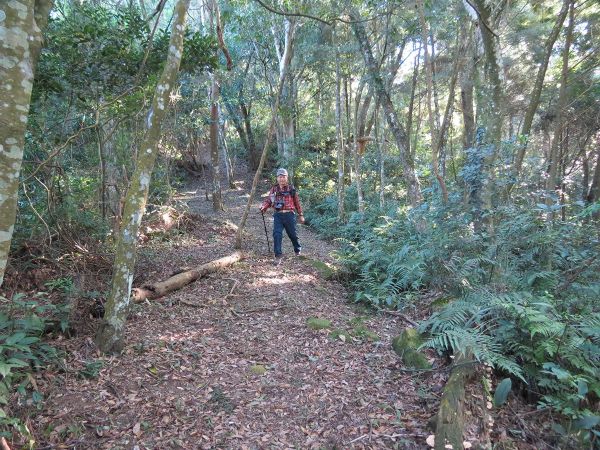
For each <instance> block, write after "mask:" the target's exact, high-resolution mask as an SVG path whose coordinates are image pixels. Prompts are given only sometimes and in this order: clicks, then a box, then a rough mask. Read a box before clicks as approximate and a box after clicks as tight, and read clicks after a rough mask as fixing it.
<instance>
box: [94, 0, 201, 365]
mask: <svg viewBox="0 0 600 450" xmlns="http://www.w3.org/2000/svg"><path fill="white" fill-rule="evenodd" d="M189 4H190V0H179V1H178V2H177V5H176V6H175V12H174V17H173V19H172V20H173V26H172V29H171V39H170V43H169V52H168V55H167V62H166V64H165V68H164V70H163V73H162V76H161V78H160V80H159V81H158V84H157V86H156V91H155V93H154V99H153V101H152V106H151V108H150V111H149V112H148V117H147V119H146V132H145V136H144V140H143V142H142V144H141V146H140V149H139V151H138V156H137V161H136V168H135V172H134V174H133V176H132V179H131V184H130V186H129V190H128V191H127V196H126V197H125V207H124V209H123V218H122V220H121V227H120V230H119V234H118V236H117V243H116V254H115V261H114V264H113V274H112V286H111V292H110V294H109V297H108V301H107V303H106V308H105V315H104V320H103V321H102V323H101V325H100V328H99V329H98V333H97V336H96V343H97V344H98V347H99V348H100V350H102V351H103V352H105V353H106V352H115V351H120V350H121V349H122V347H123V338H124V333H125V322H126V319H127V312H128V309H129V301H130V296H131V285H132V283H133V274H134V269H135V259H136V243H137V234H138V230H139V227H140V223H141V221H142V216H143V215H144V211H145V209H146V201H147V198H148V189H149V187H150V176H151V174H152V170H153V169H154V163H155V161H156V155H157V148H158V141H159V139H160V133H161V124H162V120H163V118H164V116H165V115H166V112H167V107H168V105H169V97H170V95H171V91H172V90H173V88H174V87H175V83H176V82H177V73H178V72H179V64H180V62H181V54H182V52H183V36H184V32H185V17H186V13H187V10H188V7H189Z"/></svg>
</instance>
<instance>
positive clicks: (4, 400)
mask: <svg viewBox="0 0 600 450" xmlns="http://www.w3.org/2000/svg"><path fill="white" fill-rule="evenodd" d="M67 317H68V312H67V310H66V308H65V307H59V306H56V305H53V304H51V303H49V302H48V301H47V300H45V299H43V298H42V297H41V296H40V295H37V296H34V297H33V298H26V297H25V295H24V294H16V295H15V296H14V297H13V298H12V300H7V299H6V298H4V297H0V375H1V376H2V380H0V405H2V407H0V429H3V431H0V435H4V436H7V435H9V434H10V432H9V431H8V427H15V428H17V429H18V430H20V432H23V430H26V428H24V427H23V426H22V424H21V423H20V422H19V420H17V419H15V418H11V417H9V414H8V413H7V411H5V410H4V406H5V405H7V404H8V402H9V399H10V397H11V396H12V395H13V394H14V393H15V392H16V393H17V394H18V395H19V396H21V397H23V398H27V397H28V395H29V397H28V401H30V402H31V403H33V404H36V403H39V402H40V401H41V400H42V396H41V394H40V393H39V392H37V390H36V388H35V385H34V384H33V383H31V380H32V378H31V377H30V376H29V375H28V374H29V373H30V372H31V371H32V370H40V369H41V368H43V367H44V366H46V365H48V364H49V363H50V362H51V361H52V360H53V359H54V358H56V356H57V352H56V350H55V349H54V348H53V347H51V346H49V345H48V344H45V343H44V342H42V340H41V338H42V335H43V333H44V330H45V329H46V325H47V323H48V321H49V320H57V321H59V323H60V325H61V328H62V330H63V331H64V330H65V329H66V328H67ZM30 384H31V388H33V390H29V391H28V388H29V386H30ZM28 392H29V394H28Z"/></svg>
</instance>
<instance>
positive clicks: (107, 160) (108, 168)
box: [98, 119, 122, 230]
mask: <svg viewBox="0 0 600 450" xmlns="http://www.w3.org/2000/svg"><path fill="white" fill-rule="evenodd" d="M115 126H116V124H115V121H114V120H113V119H109V120H108V121H107V122H105V123H104V124H103V125H102V126H101V128H100V130H99V136H98V139H99V147H100V166H101V167H100V170H101V180H102V186H101V202H102V204H101V210H102V217H104V218H110V220H111V222H112V226H113V229H114V230H116V229H117V228H118V224H119V221H120V219H121V192H120V189H119V180H120V179H122V176H121V173H120V171H119V167H118V163H117V154H116V151H115V137H114V135H115V132H116V131H115Z"/></svg>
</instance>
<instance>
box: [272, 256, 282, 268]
mask: <svg viewBox="0 0 600 450" xmlns="http://www.w3.org/2000/svg"><path fill="white" fill-rule="evenodd" d="M282 259H283V258H282V257H281V256H276V257H275V259H274V260H273V265H274V266H278V265H280V264H281V260H282Z"/></svg>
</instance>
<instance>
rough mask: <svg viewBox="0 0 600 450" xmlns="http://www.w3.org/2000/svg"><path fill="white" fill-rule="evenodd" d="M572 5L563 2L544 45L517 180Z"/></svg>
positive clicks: (516, 166)
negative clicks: (556, 47) (553, 50)
mask: <svg viewBox="0 0 600 450" xmlns="http://www.w3.org/2000/svg"><path fill="white" fill-rule="evenodd" d="M570 3H571V0H564V1H563V5H562V8H561V10H560V12H559V13H558V17H557V18H556V22H555V23H554V27H553V28H552V31H551V32H550V36H548V38H547V39H546V44H545V45H544V57H543V59H542V62H541V63H540V66H539V68H538V72H537V76H536V78H535V84H534V85H533V91H531V96H530V100H529V105H528V106H527V111H526V112H525V119H523V128H522V130H521V134H522V135H524V136H525V139H526V140H525V143H524V144H523V145H521V146H520V148H519V151H518V152H517V157H516V159H515V164H514V169H513V177H514V179H515V180H516V179H517V178H518V177H519V175H520V174H521V168H522V167H523V159H524V158H525V152H526V150H527V140H528V139H529V133H530V132H531V125H532V124H533V117H534V115H535V113H536V111H537V109H538V106H539V104H540V97H541V95H542V87H543V86H544V78H545V76H546V71H547V70H548V62H549V61H550V56H552V49H553V48H554V43H555V42H556V39H557V38H558V35H559V34H560V30H561V29H562V26H563V23H564V21H565V18H566V17H567V12H568V10H569V4H570Z"/></svg>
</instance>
